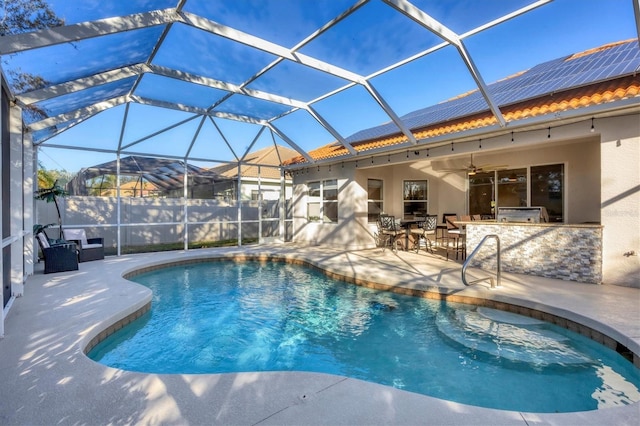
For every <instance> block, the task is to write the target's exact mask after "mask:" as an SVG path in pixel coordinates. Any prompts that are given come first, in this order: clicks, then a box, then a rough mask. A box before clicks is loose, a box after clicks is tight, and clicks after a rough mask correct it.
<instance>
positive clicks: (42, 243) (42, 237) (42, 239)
mask: <svg viewBox="0 0 640 426" xmlns="http://www.w3.org/2000/svg"><path fill="white" fill-rule="evenodd" d="M36 238H37V239H38V241H40V247H42V248H43V249H46V248H49V247H51V245H50V244H49V239H48V238H47V236H46V235H44V233H42V232H40V233H38V235H36Z"/></svg>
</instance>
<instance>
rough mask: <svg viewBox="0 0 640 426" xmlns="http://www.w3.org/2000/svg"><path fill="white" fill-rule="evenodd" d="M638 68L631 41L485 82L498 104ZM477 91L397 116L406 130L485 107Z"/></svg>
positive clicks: (368, 133) (382, 131)
mask: <svg viewBox="0 0 640 426" xmlns="http://www.w3.org/2000/svg"><path fill="white" fill-rule="evenodd" d="M639 69H640V49H639V48H638V42H637V41H635V40H633V41H629V42H627V43H621V44H619V45H615V46H612V47H608V48H604V49H601V50H595V51H594V52H591V53H587V54H584V55H582V56H579V55H576V56H575V57H574V56H568V57H562V58H558V59H554V60H551V61H548V62H545V63H542V64H539V65H536V66H534V67H533V68H531V69H529V70H528V71H526V72H525V73H523V74H520V75H517V76H515V77H511V78H507V79H504V80H501V81H498V82H495V83H492V84H490V85H488V87H487V88H488V90H489V93H490V94H491V95H492V96H493V97H494V100H495V102H496V103H497V104H498V106H500V107H501V106H505V105H509V104H513V103H516V102H522V101H525V100H528V99H532V98H536V97H539V96H542V95H545V94H548V93H553V92H559V91H563V90H568V89H571V88H575V87H580V86H584V85H587V84H592V83H596V82H598V81H604V80H609V79H612V78H617V77H621V76H624V75H628V74H631V73H633V72H636V71H638V70H639ZM488 109H489V108H488V105H487V102H486V101H485V100H484V98H483V97H482V95H481V93H480V92H479V91H475V92H472V93H470V94H468V95H466V96H463V97H459V98H455V99H452V100H450V101H447V102H444V103H441V104H437V105H433V106H430V107H426V108H422V109H420V110H417V111H413V112H410V113H408V114H406V115H404V116H402V117H401V120H402V121H403V122H404V124H405V125H406V126H407V127H408V128H409V129H412V130H413V129H418V128H422V127H426V126H429V125H433V124H436V123H439V122H443V121H447V120H452V119H455V118H460V117H464V116H467V115H470V114H474V113H478V112H482V111H486V110H488ZM397 132H398V129H397V127H396V126H395V125H393V124H390V123H387V124H383V125H380V126H376V127H372V128H370V129H365V130H361V131H359V132H357V133H355V134H353V135H351V136H349V137H348V138H347V141H348V142H350V143H354V142H359V141H364V140H369V139H376V138H381V137H385V136H390V135H392V134H396V133H397Z"/></svg>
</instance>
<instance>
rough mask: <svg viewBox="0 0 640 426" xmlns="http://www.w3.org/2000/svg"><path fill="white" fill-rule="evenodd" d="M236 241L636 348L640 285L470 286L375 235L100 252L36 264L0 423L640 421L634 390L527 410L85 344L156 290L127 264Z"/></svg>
mask: <svg viewBox="0 0 640 426" xmlns="http://www.w3.org/2000/svg"><path fill="white" fill-rule="evenodd" d="M237 254H247V255H249V256H260V255H271V256H281V257H287V258H292V259H300V260H305V261H307V262H309V263H312V264H313V265H316V266H319V267H323V268H325V269H328V270H330V271H332V272H334V273H336V274H339V275H345V276H349V277H356V278H357V279H362V280H366V281H372V282H379V283H384V284H386V285H391V286H398V287H403V288H410V289H418V290H428V291H433V292H437V293H439V294H448V295H455V296H460V297H470V298H481V299H490V300H494V301H497V302H505V303H511V304H514V305H518V306H522V307H526V308H529V309H533V310H536V311H541V312H544V313H549V314H553V315H555V316H557V317H562V318H565V319H568V320H570V321H575V322H576V323H579V324H583V325H585V326H587V327H590V328H591V329H592V330H596V331H598V332H600V333H602V334H605V335H608V336H609V337H612V338H614V339H615V340H617V341H618V342H620V343H621V344H623V345H625V346H626V347H627V348H629V349H631V350H632V351H634V352H635V353H636V354H640V308H639V306H640V290H639V289H632V288H625V287H617V286H599V285H591V284H578V283H573V282H567V281H559V280H551V279H542V278H538V277H530V276H522V275H516V274H507V273H503V277H502V286H501V288H499V289H497V290H490V289H489V288H488V287H489V285H488V284H486V283H480V284H477V285H475V286H472V287H465V286H464V285H462V283H461V280H460V268H461V265H460V264H459V263H455V262H452V261H449V262H446V261H444V260H443V259H442V258H440V257H438V256H434V255H430V254H427V253H425V252H421V253H419V254H415V253H413V252H399V253H393V252H392V251H390V250H386V251H385V252H382V251H381V250H380V249H372V250H362V251H342V250H338V249H333V248H330V247H324V246H323V247H308V246H296V245H289V244H273V245H262V246H249V247H243V248H237V247H232V248H221V249H201V250H190V251H188V252H165V253H149V254H139V255H130V256H121V257H107V258H106V259H105V260H103V261H94V262H86V263H81V264H80V269H79V270H78V271H73V272H65V273H58V274H50V275H44V274H43V273H42V265H38V267H37V272H36V273H35V274H34V275H33V276H32V277H30V278H29V279H28V280H27V282H26V284H25V291H24V296H23V297H20V298H17V299H16V300H15V301H14V303H13V305H12V307H11V309H10V311H9V314H8V316H7V318H6V322H5V337H4V339H2V340H0V383H2V385H1V386H2V395H1V397H0V424H2V425H52V424H74V425H94V424H95V425H99V424H181V425H184V424H190V425H200V424H243V425H247V424H296V425H298V424H332V425H336V424H345V425H346V424H348V425H365V424H366V425H370V424H456V425H459V424H464V425H486V424H491V425H498V424H509V425H532V424H554V425H578V424H579V425H602V424H607V425H627V424H628V425H637V424H640V403H635V404H632V405H628V406H622V407H618V408H608V409H602V410H594V411H587V412H579V413H561V414H553V413H550V414H540V413H521V412H511V411H502V410H491V409H485V408H480V407H473V406H468V405H463V404H458V403H454V402H449V401H444V400H439V399H435V398H431V397H428V396H424V395H419V394H415V393H410V392H405V391H402V390H398V389H394V388H390V387H387V386H382V385H377V384H373V383H367V382H363V381H360V380H355V379H349V378H345V377H339V376H333V375H327V374H317V373H298V372H274V373H239V374H219V375H214V374H212V375H186V374H172V375H164V374H141V373H133V372H127V371H122V370H116V369H113V368H109V367H106V366H103V365H101V364H98V363H95V362H93V361H91V360H90V359H88V358H87V357H86V356H85V355H84V352H83V349H84V348H85V347H86V345H87V344H88V343H89V341H90V340H91V339H92V338H93V337H94V336H96V335H97V334H98V333H99V332H101V331H102V330H104V329H106V328H107V327H108V326H109V325H111V324H113V323H114V322H116V321H118V320H120V319H122V318H123V317H125V316H127V315H129V314H132V313H133V312H135V311H136V310H137V309H139V308H141V307H143V306H145V305H146V304H147V303H148V301H149V300H150V292H149V290H148V289H146V288H144V287H142V286H139V285H137V284H135V283H132V282H129V281H127V280H125V279H123V278H122V276H123V274H125V273H126V272H129V271H132V270H135V269H137V268H140V267H151V266H153V265H157V264H161V263H165V262H171V261H182V260H186V259H198V258H206V257H213V256H234V255H237ZM488 391H490V390H488ZM549 391H550V392H553V389H550V390H549ZM561 397H562V396H561V395H558V398H561Z"/></svg>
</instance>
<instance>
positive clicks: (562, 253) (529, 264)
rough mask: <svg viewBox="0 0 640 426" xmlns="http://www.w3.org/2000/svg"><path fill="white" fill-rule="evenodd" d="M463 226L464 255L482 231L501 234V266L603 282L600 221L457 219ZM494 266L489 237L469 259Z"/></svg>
mask: <svg viewBox="0 0 640 426" xmlns="http://www.w3.org/2000/svg"><path fill="white" fill-rule="evenodd" d="M456 223H457V224H461V225H463V226H464V227H465V228H466V244H467V255H469V254H471V252H472V251H473V250H474V249H475V248H476V247H477V246H478V244H480V241H481V240H482V238H484V236H485V235H490V234H494V235H497V236H498V237H499V238H500V251H501V257H500V261H501V265H502V270H503V271H507V272H515V273H521V274H529V275H537V276H541V277H547V278H557V279H562V280H571V281H578V282H583V283H592V284H601V283H602V229H603V227H602V225H600V224H575V225H571V224H563V223H526V222H525V223H519V222H498V221H495V220H483V221H471V222H456ZM469 265H470V266H472V267H481V268H483V269H491V270H495V268H496V242H495V239H493V238H490V239H488V240H487V241H486V242H485V244H484V245H483V246H482V248H481V249H480V250H479V251H478V252H477V254H476V256H475V257H474V258H473V259H472V260H471V261H470V263H469Z"/></svg>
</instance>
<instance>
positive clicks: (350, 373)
mask: <svg viewBox="0 0 640 426" xmlns="http://www.w3.org/2000/svg"><path fill="white" fill-rule="evenodd" d="M274 260H277V259H274ZM129 279H130V280H132V281H135V282H137V283H139V284H142V285H144V286H147V287H148V288H150V289H151V291H152V294H153V299H152V303H151V309H150V310H149V311H148V312H146V313H144V314H143V315H141V316H140V317H139V318H138V319H137V320H135V321H133V322H131V323H130V324H129V325H127V326H125V327H123V328H122V329H120V330H118V331H116V332H115V333H113V334H111V335H110V336H108V337H107V338H106V339H104V340H102V341H96V342H94V344H92V345H90V346H89V348H88V356H89V357H90V358H91V359H93V360H95V361H97V362H99V363H102V364H104V365H107V366H110V367H114V368H119V369H122V370H127V371H136V372H144V373H165V374H210V373H235V372H266V371H308V372H318V373H328V374H334V375H340V376H345V377H350V378H356V379H361V380H365V381H369V382H374V383H379V384H383V385H387V386H392V387H394V388H398V389H403V390H406V391H410V392H415V393H419V394H423V395H428V396H432V397H436V398H440V399H444V400H448V401H454V402H459V403H463V404H468V405H474V406H481V407H487V408H495V409H501V410H512V411H521V412H532V413H556V412H576V411H589V410H597V409H602V408H610V407H617V406H621V405H628V404H633V403H635V402H637V401H640V390H639V389H640V373H639V370H638V368H636V367H635V366H634V365H633V364H632V363H631V362H629V361H628V360H627V359H625V358H624V357H623V356H622V355H620V354H619V353H617V352H616V351H614V350H612V349H609V348H607V347H605V346H603V345H601V344H599V343H597V342H595V341H593V340H591V339H589V338H587V337H585V336H582V335H580V334H577V333H574V332H572V331H570V330H567V329H566V328H563V327H560V326H557V325H554V324H551V323H549V322H545V321H541V320H539V319H536V318H531V317H528V316H522V315H516V314H514V313H511V312H506V311H503V310H497V309H492V308H490V307H486V306H476V305H470V304H462V303H451V302H444V301H442V300H434V299H427V298H422V297H412V296H407V295H403V294H397V293H394V292H391V291H379V290H373V289H370V288H366V287H363V286H358V285H353V284H350V283H347V282H344V281H341V280H336V279H332V278H331V277H329V276H327V275H326V274H324V273H323V272H321V271H320V270H318V269H316V268H312V267H309V266H305V265H300V264H291V263H286V262H280V261H255V260H245V261H234V260H230V259H210V261H198V262H185V263H182V264H174V265H171V266H166V267H160V266H158V267H154V268H149V269H147V270H144V271H141V272H136V273H133V274H130V276H129Z"/></svg>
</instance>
